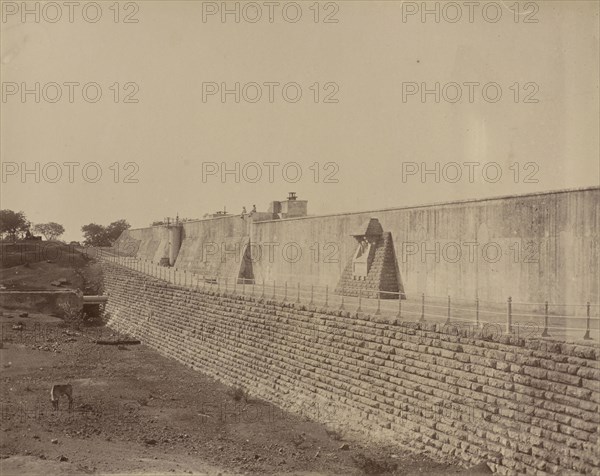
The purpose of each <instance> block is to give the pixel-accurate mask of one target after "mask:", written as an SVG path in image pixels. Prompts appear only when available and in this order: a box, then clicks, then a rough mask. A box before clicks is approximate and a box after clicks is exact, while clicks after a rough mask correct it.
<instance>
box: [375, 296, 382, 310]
mask: <svg viewBox="0 0 600 476" xmlns="http://www.w3.org/2000/svg"><path fill="white" fill-rule="evenodd" d="M379 314H381V293H380V292H379V291H377V309H376V310H375V315H376V316H378V315H379Z"/></svg>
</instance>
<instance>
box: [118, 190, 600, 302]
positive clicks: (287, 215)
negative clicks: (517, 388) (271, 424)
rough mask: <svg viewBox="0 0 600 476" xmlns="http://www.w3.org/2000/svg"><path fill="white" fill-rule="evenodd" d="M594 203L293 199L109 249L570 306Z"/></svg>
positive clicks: (244, 276) (592, 266)
mask: <svg viewBox="0 0 600 476" xmlns="http://www.w3.org/2000/svg"><path fill="white" fill-rule="evenodd" d="M599 203H600V189H599V188H598V187H594V188H588V189H579V190H566V191H559V192H548V193H539V194H530V195H522V196H511V197H501V198H494V199H485V200H473V201H461V202H454V203H442V204H435V205H425V206H417V207H406V208H395V209H386V210H378V211H372V212H357V213H343V214H337V215H327V216H308V215H307V202H306V201H303V200H298V199H297V198H296V197H295V195H293V196H291V197H289V198H288V200H285V201H281V202H272V203H271V205H270V206H269V209H268V211H266V212H260V211H258V212H256V211H255V212H251V213H249V214H244V215H223V214H221V215H216V216H213V217H211V218H207V219H203V220H197V221H189V222H185V223H171V224H169V225H165V226H162V225H161V226H154V227H148V228H140V229H131V230H127V231H126V232H124V233H123V234H122V236H121V237H120V238H119V240H118V242H117V243H116V245H115V246H116V247H117V249H118V252H119V253H120V254H125V255H129V256H134V257H136V258H138V259H142V260H147V261H149V262H152V263H161V264H162V265H165V266H171V267H175V268H177V269H179V270H185V271H187V272H191V273H198V274H201V275H204V276H215V277H221V278H227V279H229V280H230V282H233V281H234V280H237V281H240V282H246V283H250V282H254V283H261V282H263V281H266V282H272V281H276V282H280V283H283V282H287V283H289V284H290V286H294V285H295V284H296V283H300V284H303V285H311V284H314V285H316V286H328V288H329V289H331V291H332V292H333V291H335V292H336V293H338V294H348V295H357V294H358V293H359V292H364V293H365V295H368V294H369V293H371V295H372V296H375V295H377V294H379V295H380V297H381V298H385V297H386V293H387V294H390V293H396V297H395V298H396V299H397V298H398V296H402V295H404V296H406V297H407V298H409V299H411V298H418V297H419V296H420V295H421V294H425V295H427V296H439V297H444V296H448V295H452V296H453V297H454V298H457V299H467V300H468V299H473V298H475V297H478V298H479V299H482V300H487V301H491V302H498V303H502V302H505V301H506V299H507V297H509V296H511V297H512V299H513V300H514V301H517V302H527V303H543V302H545V301H549V302H551V303H578V304H579V303H585V302H588V301H591V302H598V298H599V296H598V288H599V286H600V282H599V277H598V267H597V263H598V260H599V237H598V236H597V235H596V234H595V230H597V229H598V224H599V222H600V211H599V206H598V204H599ZM390 295H391V294H390ZM387 297H389V296H387Z"/></svg>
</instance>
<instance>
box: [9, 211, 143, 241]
mask: <svg viewBox="0 0 600 476" xmlns="http://www.w3.org/2000/svg"><path fill="white" fill-rule="evenodd" d="M130 227H131V225H130V224H129V223H127V220H124V219H121V220H117V221H114V222H112V223H111V224H110V225H108V226H103V225H98V224H96V223H90V224H88V225H84V226H82V227H81V231H82V232H83V237H84V242H83V243H84V245H85V246H112V244H113V243H114V242H115V241H117V239H118V238H119V236H121V233H123V232H124V231H125V230H127V229H128V228H130ZM31 231H33V233H38V234H41V235H43V236H44V238H45V239H46V240H47V241H54V240H58V239H59V238H60V237H61V236H62V235H63V234H64V232H65V228H64V227H63V226H62V225H61V224H60V223H56V222H53V221H52V222H48V223H37V224H35V225H34V224H32V223H31V222H30V221H29V220H28V219H27V217H26V216H25V213H24V212H15V211H13V210H8V209H6V210H0V238H2V239H9V240H18V239H23V238H26V237H27V236H28V235H29V234H31Z"/></svg>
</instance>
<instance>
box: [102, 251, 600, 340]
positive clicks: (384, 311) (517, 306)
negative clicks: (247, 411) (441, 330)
mask: <svg viewBox="0 0 600 476" xmlns="http://www.w3.org/2000/svg"><path fill="white" fill-rule="evenodd" d="M98 257H99V258H101V259H103V260H107V261H110V262H112V263H115V264H118V265H121V266H125V267H127V268H130V269H132V270H134V271H137V272H140V273H143V274H145V275H148V276H152V277H153V278H156V279H159V280H162V281H165V282H167V283H171V284H174V285H177V286H183V287H187V288H190V289H196V290H199V291H202V292H215V293H225V294H231V295H243V296H249V297H254V298H257V299H270V300H275V301H279V302H293V303H298V304H305V305H310V306H316V307H323V308H329V309H332V310H345V311H350V312H359V313H360V312H362V313H366V314H372V315H377V316H382V318H389V319H390V320H393V319H401V320H403V321H414V322H436V323H443V324H444V325H445V326H446V327H448V329H453V330H454V329H455V330H456V331H457V332H458V330H459V329H461V328H462V329H464V328H471V329H480V330H481V331H482V334H484V335H485V334H488V335H495V336H497V335H504V334H510V335H516V336H519V337H522V338H525V339H527V338H552V339H558V340H581V339H583V340H595V341H596V342H598V340H599V339H600V318H599V316H598V314H599V311H600V304H597V303H591V302H586V303H582V304H555V303H552V304H551V303H549V302H547V301H545V302H538V303H533V302H515V301H513V300H512V298H511V297H508V298H507V300H506V301H505V302H493V301H484V300H480V299H479V298H474V299H458V298H452V297H451V296H445V297H440V296H431V295H425V293H421V294H420V295H417V296H416V297H414V296H410V297H408V296H405V295H404V294H401V293H393V292H386V291H377V292H376V294H377V297H376V298H373V297H367V293H366V292H365V293H363V292H361V291H358V292H357V293H358V295H355V296H348V295H343V294H338V293H335V292H334V290H333V289H331V288H330V287H329V286H321V285H314V284H305V283H300V282H289V281H277V280H274V281H268V282H267V281H264V280H262V281H259V282H256V281H255V280H254V279H244V278H237V279H236V278H231V277H226V276H212V275H203V274H199V273H193V272H188V271H187V270H181V269H177V268H174V267H169V266H162V265H159V264H158V263H154V262H151V261H148V260H142V259H138V258H135V257H127V256H119V255H117V254H115V253H114V252H111V251H109V250H99V253H98ZM370 294H373V292H372V291H371V292H370Z"/></svg>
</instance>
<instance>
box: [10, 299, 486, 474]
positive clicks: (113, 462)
mask: <svg viewBox="0 0 600 476" xmlns="http://www.w3.org/2000/svg"><path fill="white" fill-rule="evenodd" d="M19 314H21V313H20V312H19V311H6V310H5V311H3V313H2V316H0V323H1V324H2V339H3V345H2V349H1V350H0V363H1V366H2V377H1V378H2V386H1V391H0V392H1V393H0V396H1V397H0V398H1V420H0V421H1V429H0V430H1V431H0V437H1V440H0V452H1V458H2V459H0V465H1V466H0V474H2V475H11V474H41V473H44V474H92V473H95V474H98V473H100V474H101V473H128V474H135V473H138V474H139V473H144V474H149V473H153V474H173V473H179V474H186V473H187V474H223V475H226V474H297V475H309V474H340V475H341V474H343V475H358V474H428V475H429V474H438V475H441V474H475V472H473V471H471V472H468V471H465V470H462V469H460V468H458V467H457V466H453V465H450V464H442V463H439V462H434V461H432V460H430V459H428V458H427V457H426V456H424V455H415V454H411V453H410V452H408V451H407V450H406V449H401V448H393V447H368V446H365V445H362V444H360V443H358V442H356V441H354V440H352V438H350V437H349V436H347V435H341V434H339V433H336V432H334V431H330V430H328V429H327V428H326V427H325V426H323V425H321V424H317V423H314V422H311V421H308V420H306V419H303V418H302V417H299V416H295V415H292V414H289V413H286V412H283V411H282V410H280V409H278V408H276V407H274V406H272V405H270V404H268V403H267V402H264V401H261V400H260V396H259V395H245V394H243V392H240V391H236V389H232V388H229V387H226V386H224V385H222V384H220V383H218V382H216V381H214V380H212V379H211V378H209V377H207V376H205V375H203V374H202V373H201V372H195V371H193V370H190V369H187V368H185V367H184V366H182V365H181V364H178V363H176V362H174V361H172V360H169V359H167V358H165V357H162V356H160V355H159V354H158V353H156V352H155V351H153V350H152V349H149V348H147V347H145V346H144V345H100V344H97V343H95V342H94V341H95V340H98V339H100V340H103V341H106V340H108V341H111V340H114V339H116V338H118V336H116V335H114V334H113V333H112V331H110V330H109V329H106V328H103V327H97V328H90V327H88V328H80V329H78V330H77V329H74V328H73V327H68V326H66V325H65V324H64V323H63V321H62V320H61V319H59V318H56V317H51V316H47V315H43V314H35V313H34V314H29V315H28V316H27V317H19ZM55 383H70V384H72V386H73V393H74V405H73V409H72V410H71V411H69V410H68V408H67V401H66V399H63V400H61V402H60V407H59V410H58V411H53V410H52V406H51V404H50V401H49V392H50V387H51V385H52V384H55Z"/></svg>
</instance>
